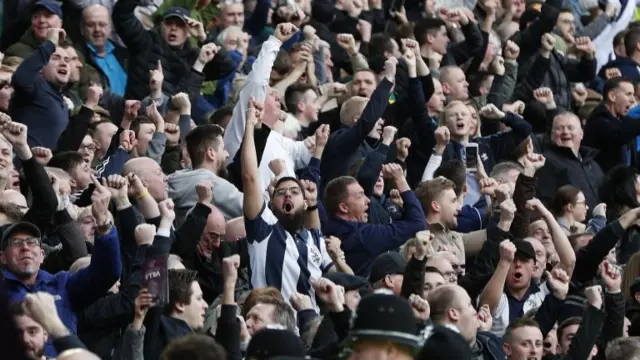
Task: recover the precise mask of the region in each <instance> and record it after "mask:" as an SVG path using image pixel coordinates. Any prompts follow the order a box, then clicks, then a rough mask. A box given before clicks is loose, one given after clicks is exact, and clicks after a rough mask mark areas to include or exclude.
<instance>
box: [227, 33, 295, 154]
mask: <svg viewBox="0 0 640 360" xmlns="http://www.w3.org/2000/svg"><path fill="white" fill-rule="evenodd" d="M281 45H282V43H281V42H280V40H278V39H277V38H275V37H273V36H271V37H269V39H268V40H267V41H266V42H264V43H263V44H262V48H261V50H260V54H258V58H257V59H256V60H255V61H254V62H253V66H252V69H251V72H250V73H249V75H248V77H247V81H246V82H245V84H244V87H243V88H242V90H240V95H239V98H238V102H237V103H236V105H235V107H234V108H233V113H232V115H231V121H230V122H229V125H228V126H227V129H226V131H225V132H224V145H225V148H226V149H227V152H228V153H229V160H228V163H230V162H231V161H232V160H233V158H234V157H235V155H236V153H237V152H238V151H239V150H240V145H241V144H242V137H243V136H244V126H245V113H246V111H247V105H248V103H249V99H250V98H253V99H255V100H256V101H264V99H265V97H266V95H267V93H266V91H267V89H266V88H267V85H269V76H270V74H271V68H272V67H273V62H274V61H275V60H276V56H277V55H278V51H279V50H280V46H281Z"/></svg>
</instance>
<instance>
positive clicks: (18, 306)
mask: <svg viewBox="0 0 640 360" xmlns="http://www.w3.org/2000/svg"><path fill="white" fill-rule="evenodd" d="M9 315H11V317H18V316H29V315H27V312H26V311H24V302H23V301H15V302H12V303H11V304H9Z"/></svg>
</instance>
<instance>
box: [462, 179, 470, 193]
mask: <svg viewBox="0 0 640 360" xmlns="http://www.w3.org/2000/svg"><path fill="white" fill-rule="evenodd" d="M468 192H469V187H468V186H467V183H466V182H465V183H464V184H463V185H462V193H463V194H466V193H468Z"/></svg>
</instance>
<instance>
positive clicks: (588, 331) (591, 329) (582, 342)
mask: <svg viewBox="0 0 640 360" xmlns="http://www.w3.org/2000/svg"><path fill="white" fill-rule="evenodd" d="M603 321H604V312H603V311H601V310H599V309H596V308H595V307H593V306H591V305H588V306H587V310H586V311H585V312H584V315H583V316H582V322H580V327H579V328H578V331H577V332H576V334H575V335H574V337H573V339H572V340H571V345H569V351H568V352H567V355H566V356H565V357H564V360H582V359H588V358H589V356H590V354H591V350H592V349H593V346H594V345H595V344H596V340H597V339H598V336H600V328H601V327H602V323H603Z"/></svg>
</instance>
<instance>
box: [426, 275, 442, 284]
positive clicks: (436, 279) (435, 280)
mask: <svg viewBox="0 0 640 360" xmlns="http://www.w3.org/2000/svg"><path fill="white" fill-rule="evenodd" d="M424 281H425V282H428V283H432V284H435V283H438V282H442V283H443V282H445V280H444V276H442V275H441V274H438V273H435V272H426V273H424Z"/></svg>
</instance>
